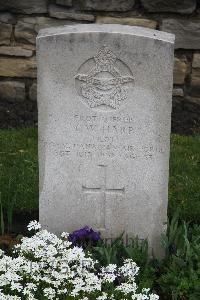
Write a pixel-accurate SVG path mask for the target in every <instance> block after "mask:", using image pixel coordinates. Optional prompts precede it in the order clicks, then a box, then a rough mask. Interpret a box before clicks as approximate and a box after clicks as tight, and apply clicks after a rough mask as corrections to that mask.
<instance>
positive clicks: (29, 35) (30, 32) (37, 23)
mask: <svg viewBox="0 0 200 300" xmlns="http://www.w3.org/2000/svg"><path fill="white" fill-rule="evenodd" d="M68 24H73V22H72V21H69V20H56V19H53V18H47V17H30V18H28V17H25V18H21V19H19V21H18V22H17V24H16V26H15V37H16V39H17V40H19V41H20V40H22V41H26V42H29V43H32V44H35V42H36V35H37V33H38V31H39V30H40V29H42V28H48V27H52V26H54V27H56V26H62V25H68Z"/></svg>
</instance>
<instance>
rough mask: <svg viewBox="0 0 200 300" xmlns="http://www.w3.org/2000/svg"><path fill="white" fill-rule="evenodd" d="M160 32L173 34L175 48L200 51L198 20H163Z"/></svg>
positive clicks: (199, 24) (199, 23)
mask: <svg viewBox="0 0 200 300" xmlns="http://www.w3.org/2000/svg"><path fill="white" fill-rule="evenodd" d="M161 30H163V31H166V32H170V33H174V34H175V36H176V40H175V48H183V49H200V22H199V20H198V19H196V20H185V19H184V20H181V19H164V20H163V21H162V26H161Z"/></svg>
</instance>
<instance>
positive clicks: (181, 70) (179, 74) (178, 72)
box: [173, 57, 187, 84]
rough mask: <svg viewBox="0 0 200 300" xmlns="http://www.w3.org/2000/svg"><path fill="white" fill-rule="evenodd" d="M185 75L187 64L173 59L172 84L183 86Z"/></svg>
mask: <svg viewBox="0 0 200 300" xmlns="http://www.w3.org/2000/svg"><path fill="white" fill-rule="evenodd" d="M186 73H187V63H186V62H185V60H181V59H179V58H177V57H175V59H174V76H173V77H174V84H184V82H185V76H186Z"/></svg>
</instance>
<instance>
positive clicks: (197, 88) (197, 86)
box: [191, 68, 200, 97]
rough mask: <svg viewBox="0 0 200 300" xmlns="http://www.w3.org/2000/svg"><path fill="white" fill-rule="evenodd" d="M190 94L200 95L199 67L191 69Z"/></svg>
mask: <svg viewBox="0 0 200 300" xmlns="http://www.w3.org/2000/svg"><path fill="white" fill-rule="evenodd" d="M191 95H192V96H195V97H200V68H199V69H193V70H192V76H191Z"/></svg>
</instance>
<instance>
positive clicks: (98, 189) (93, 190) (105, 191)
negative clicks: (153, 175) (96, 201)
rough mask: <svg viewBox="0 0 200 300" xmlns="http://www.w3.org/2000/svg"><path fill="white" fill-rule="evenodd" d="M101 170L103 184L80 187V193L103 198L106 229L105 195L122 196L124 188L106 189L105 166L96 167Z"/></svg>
mask: <svg viewBox="0 0 200 300" xmlns="http://www.w3.org/2000/svg"><path fill="white" fill-rule="evenodd" d="M98 167H100V168H101V172H103V174H102V175H103V182H102V184H100V185H99V186H98V187H88V186H84V185H82V191H83V192H84V193H86V194H88V193H89V194H90V193H99V194H100V195H102V198H103V207H104V221H103V224H104V228H105V227H106V196H107V194H115V195H117V194H118V195H122V196H123V195H124V192H125V187H123V188H114V189H110V188H107V166H105V165H98Z"/></svg>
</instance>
